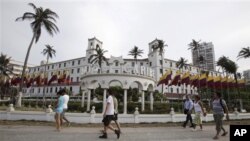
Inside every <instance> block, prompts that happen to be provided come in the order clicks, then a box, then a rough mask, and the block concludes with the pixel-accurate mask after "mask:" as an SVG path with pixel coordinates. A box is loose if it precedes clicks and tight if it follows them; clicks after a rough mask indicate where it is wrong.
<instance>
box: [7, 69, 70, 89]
mask: <svg viewBox="0 0 250 141" xmlns="http://www.w3.org/2000/svg"><path fill="white" fill-rule="evenodd" d="M53 82H54V83H57V84H64V85H69V84H70V83H71V79H70V73H69V70H64V71H63V72H62V73H61V72H60V71H55V72H53V73H52V74H51V77H50V79H48V73H42V72H41V73H33V74H25V75H24V79H23V85H24V86H26V87H27V88H29V87H31V86H33V85H35V86H50V85H51V84H52V83H53ZM20 83H21V75H17V76H15V75H14V76H13V77H12V78H11V79H7V80H6V81H5V84H4V85H5V86H17V85H19V84H20Z"/></svg>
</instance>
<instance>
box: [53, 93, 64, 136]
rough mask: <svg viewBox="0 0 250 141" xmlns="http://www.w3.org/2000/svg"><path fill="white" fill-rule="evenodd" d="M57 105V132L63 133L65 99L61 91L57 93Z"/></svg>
mask: <svg viewBox="0 0 250 141" xmlns="http://www.w3.org/2000/svg"><path fill="white" fill-rule="evenodd" d="M57 96H58V98H57V104H56V109H55V113H56V114H55V121H56V130H57V131H58V132H60V131H61V114H62V112H63V103H64V99H63V96H62V92H61V91H59V92H57Z"/></svg>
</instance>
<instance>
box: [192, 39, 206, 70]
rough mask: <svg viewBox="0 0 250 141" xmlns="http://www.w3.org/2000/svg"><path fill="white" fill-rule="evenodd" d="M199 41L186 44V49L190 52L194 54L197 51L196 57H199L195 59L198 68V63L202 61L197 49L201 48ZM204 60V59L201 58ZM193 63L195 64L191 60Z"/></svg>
mask: <svg viewBox="0 0 250 141" xmlns="http://www.w3.org/2000/svg"><path fill="white" fill-rule="evenodd" d="M200 42H201V40H199V41H196V40H194V39H192V42H191V43H189V44H188V46H189V48H188V49H191V50H192V52H195V51H197V56H199V57H198V58H197V59H198V60H197V61H198V62H199V66H198V67H200V64H201V63H200V62H201V61H202V58H201V55H200V52H199V48H200V47H201V44H200ZM203 58H204V57H203ZM193 62H196V60H193Z"/></svg>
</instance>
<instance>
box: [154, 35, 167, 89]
mask: <svg viewBox="0 0 250 141" xmlns="http://www.w3.org/2000/svg"><path fill="white" fill-rule="evenodd" d="M167 46H168V45H167V44H165V42H164V41H163V40H159V39H157V43H156V44H155V46H154V47H153V49H159V55H161V60H162V61H161V70H162V71H161V75H163V72H164V71H163V63H164V58H163V53H164V47H167ZM161 89H162V93H163V84H162V87H161Z"/></svg>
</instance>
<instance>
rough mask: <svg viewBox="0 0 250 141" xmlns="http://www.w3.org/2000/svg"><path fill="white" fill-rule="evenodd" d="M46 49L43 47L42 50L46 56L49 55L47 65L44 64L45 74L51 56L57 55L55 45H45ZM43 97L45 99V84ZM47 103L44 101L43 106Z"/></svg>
mask: <svg viewBox="0 0 250 141" xmlns="http://www.w3.org/2000/svg"><path fill="white" fill-rule="evenodd" d="M45 47H46V48H45V49H43V51H42V54H43V55H44V56H45V55H47V61H46V65H44V76H45V73H46V67H47V65H48V63H49V58H53V56H56V50H54V49H53V46H51V45H48V44H47V45H45ZM43 92H44V93H43V99H44V100H45V85H44V87H43ZM50 102H52V96H51V99H50ZM45 105H46V101H44V102H43V106H45Z"/></svg>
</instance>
